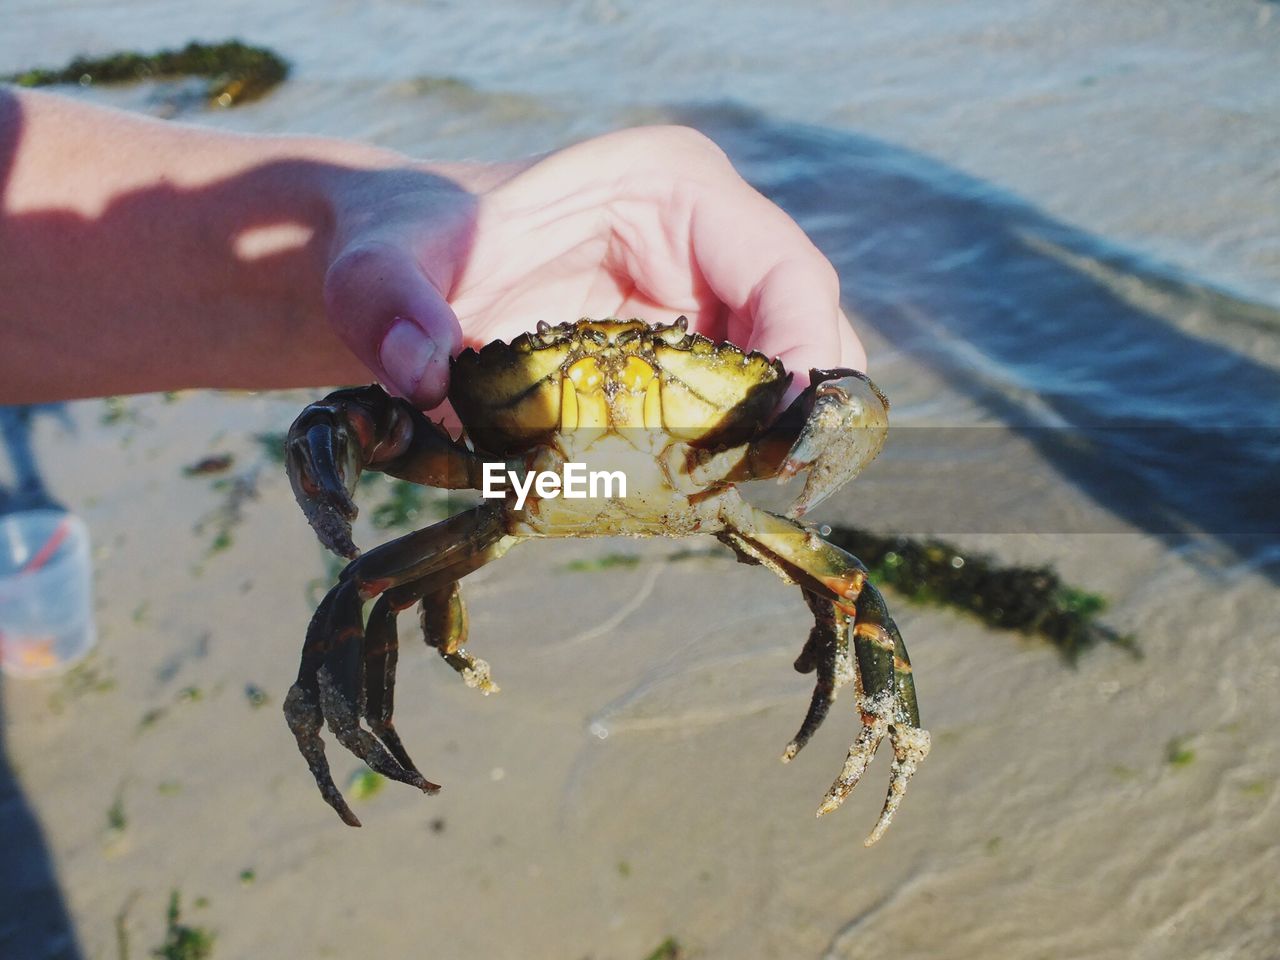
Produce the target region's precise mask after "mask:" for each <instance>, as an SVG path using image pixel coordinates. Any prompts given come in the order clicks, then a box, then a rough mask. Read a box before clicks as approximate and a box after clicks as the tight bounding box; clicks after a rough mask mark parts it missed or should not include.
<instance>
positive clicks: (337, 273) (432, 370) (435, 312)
mask: <svg viewBox="0 0 1280 960" xmlns="http://www.w3.org/2000/svg"><path fill="white" fill-rule="evenodd" d="M324 300H325V308H326V310H327V312H328V315H329V322H330V323H332V324H333V326H334V328H335V329H336V330H337V333H338V336H340V337H341V338H342V340H343V341H344V342H345V343H346V345H347V346H348V347H349V348H350V349H351V351H352V353H354V354H355V355H356V356H357V357H359V358H360V359H361V360H362V361H364V363H365V365H366V366H368V367H369V369H370V370H372V371H373V372H374V373H375V374H376V375H377V377H378V379H379V380H381V381H382V383H383V385H384V386H385V387H386V388H387V390H388V391H389V392H391V393H394V394H396V395H398V396H401V397H404V398H405V399H406V400H409V401H410V402H411V403H413V404H414V405H415V406H417V407H418V408H419V409H422V410H429V409H431V408H432V407H434V406H436V405H437V404H438V403H440V402H441V401H442V400H443V399H444V397H445V394H446V392H447V391H448V389H449V357H450V356H451V355H452V354H453V352H454V351H456V350H457V349H459V348H460V347H461V345H462V328H461V327H460V326H459V325H458V318H457V317H456V316H455V315H454V312H453V309H452V308H451V307H450V306H449V304H448V302H447V301H446V300H445V298H444V297H443V296H442V295H441V294H440V291H439V290H437V289H436V287H435V286H434V285H433V284H432V283H431V281H430V280H428V279H427V277H426V275H425V274H424V273H423V272H422V268H421V267H420V266H419V265H418V263H417V261H416V259H415V258H414V257H413V255H412V252H411V251H410V250H409V249H407V248H406V247H405V246H402V245H400V244H396V243H391V242H387V241H385V240H365V241H359V242H356V243H354V244H352V245H350V246H348V247H347V248H346V249H345V250H343V251H342V253H340V254H339V255H338V257H337V259H335V260H334V261H333V263H332V264H331V265H330V267H329V271H328V273H327V274H326V275H325V281H324Z"/></svg>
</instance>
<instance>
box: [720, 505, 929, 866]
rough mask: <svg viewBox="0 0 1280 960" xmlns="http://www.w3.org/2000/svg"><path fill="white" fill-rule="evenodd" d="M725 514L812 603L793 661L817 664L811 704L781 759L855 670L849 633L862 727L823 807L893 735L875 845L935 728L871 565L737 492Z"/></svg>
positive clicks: (745, 542) (730, 531)
mask: <svg viewBox="0 0 1280 960" xmlns="http://www.w3.org/2000/svg"><path fill="white" fill-rule="evenodd" d="M721 519H722V520H723V522H724V523H725V526H726V530H725V533H724V534H723V536H724V537H726V538H728V539H729V540H730V542H732V543H733V544H734V546H735V547H736V548H737V549H739V550H740V551H744V552H747V553H749V554H750V555H751V556H752V557H753V558H754V559H756V560H758V561H759V562H760V563H763V564H764V565H765V566H768V567H769V568H771V569H772V570H774V571H775V572H776V573H778V574H779V575H780V576H782V577H783V578H784V579H786V580H789V581H798V582H799V583H800V585H801V587H802V588H803V589H804V590H805V594H806V597H805V599H806V601H807V602H809V605H810V608H811V609H813V610H814V615H815V621H816V622H815V626H814V631H815V632H814V633H811V634H810V639H809V642H808V643H807V644H806V645H805V650H804V651H803V652H802V653H801V655H800V658H799V660H798V661H797V666H798V667H800V668H802V669H803V668H807V667H809V666H810V665H812V666H813V667H814V668H815V669H817V670H818V682H817V684H816V686H815V689H814V695H813V700H812V702H811V703H810V708H809V713H808V715H806V717H805V721H804V723H803V724H802V725H801V728H800V731H799V732H798V733H797V734H796V737H795V739H794V740H793V741H792V742H791V744H789V745H788V747H787V750H786V752H785V753H784V754H783V760H784V761H785V760H790V759H791V758H792V757H794V756H795V755H796V753H797V752H798V751H799V750H800V748H801V747H803V746H804V744H805V742H807V740H808V738H809V736H810V735H812V733H813V731H814V730H815V729H817V726H818V724H819V723H821V721H822V719H823V718H824V717H825V714H826V711H827V709H828V707H829V706H830V702H831V701H832V700H834V699H835V693H836V691H837V690H838V689H839V687H840V686H842V685H843V682H845V681H846V679H847V677H848V675H849V674H850V673H852V669H851V666H852V665H849V666H844V667H842V665H841V662H842V661H841V658H842V656H843V658H845V662H846V663H847V658H848V651H849V644H850V640H852V646H853V652H854V657H855V660H856V668H857V669H856V677H857V681H858V683H857V691H858V709H859V712H860V714H861V719H862V729H861V731H860V732H859V734H858V738H857V739H856V740H855V742H854V744H853V746H852V747H851V748H850V749H849V755H848V757H847V759H846V760H845V764H844V768H843V769H842V770H841V772H840V775H839V776H838V777H837V778H836V780H835V782H834V783H833V784H832V785H831V788H830V789H829V790H828V791H827V795H826V797H825V798H824V799H823V801H822V804H821V806H820V807H819V808H818V815H819V816H822V815H823V814H825V813H830V812H831V811H832V810H835V809H836V808H837V807H839V806H840V804H841V803H843V802H844V799H845V798H846V797H847V796H848V795H849V793H850V792H851V791H852V790H853V788H854V787H855V786H857V783H858V781H859V779H860V778H861V777H862V774H863V773H864V772H865V770H866V768H867V765H868V764H869V763H870V762H871V758H872V757H873V756H874V755H875V752H876V748H877V747H879V745H880V743H881V741H882V740H883V739H884V738H885V736H886V735H887V736H888V737H889V740H890V743H892V745H893V749H894V764H893V770H892V773H891V776H890V783H889V791H888V794H887V796H886V798H885V804H884V808H883V810H882V812H881V814H880V818H879V820H878V821H877V823H876V826H875V828H874V829H873V830H872V832H871V835H870V836H869V837H868V838H867V844H868V845H870V844H872V843H874V842H875V841H876V840H878V839H879V838H880V837H881V836H882V835H883V833H884V831H885V829H886V828H887V827H888V826H889V822H890V821H891V820H892V818H893V814H894V813H895V812H896V810H897V808H898V805H899V803H901V800H902V796H903V794H904V792H905V790H906V786H907V781H908V780H910V778H911V776H912V774H913V773H915V770H916V768H917V767H918V766H919V764H920V761H922V760H923V759H924V758H925V756H926V755H927V754H928V752H929V734H928V733H927V732H926V731H924V730H921V729H920V728H919V723H920V718H919V712H918V709H917V706H916V695H915V684H914V682H913V680H912V677H911V664H910V661H909V660H908V659H907V656H906V647H905V645H904V644H903V643H902V637H901V634H900V633H899V632H898V628H897V625H896V624H894V622H893V620H892V619H890V617H889V614H888V610H887V608H886V607H885V603H884V598H883V597H882V596H881V595H880V592H879V591H878V590H876V588H875V587H874V586H872V585H871V584H870V583H868V582H867V571H866V568H865V567H864V566H863V565H862V563H861V562H860V561H859V560H858V559H857V558H856V557H853V556H851V555H850V554H847V553H845V552H844V551H843V550H840V549H839V548H838V547H836V546H834V545H833V544H830V543H827V542H826V541H825V540H823V539H822V538H821V537H819V536H818V535H817V534H816V533H814V532H812V531H810V530H806V529H805V528H804V527H802V526H801V525H800V524H798V523H796V522H795V521H793V520H789V519H787V518H785V517H779V516H777V515H775V514H772V513H768V512H767V511H764V510H760V509H758V508H756V507H753V506H751V505H750V504H747V503H745V502H744V501H743V500H741V498H739V497H737V496H736V495H732V496H730V495H726V496H724V497H723V499H722V502H721ZM811 598H812V599H811ZM824 604H827V605H829V607H825V608H824ZM828 610H829V612H828Z"/></svg>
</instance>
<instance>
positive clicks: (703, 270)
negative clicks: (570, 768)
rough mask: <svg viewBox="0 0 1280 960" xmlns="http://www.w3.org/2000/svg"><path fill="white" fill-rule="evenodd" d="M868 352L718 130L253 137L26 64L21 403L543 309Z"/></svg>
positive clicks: (16, 190)
mask: <svg viewBox="0 0 1280 960" xmlns="http://www.w3.org/2000/svg"><path fill="white" fill-rule="evenodd" d="M681 314H684V315H687V316H688V317H689V319H690V326H691V327H692V329H694V330H696V331H698V332H702V333H705V334H706V335H708V336H711V337H713V338H715V339H731V340H733V341H734V342H736V343H738V344H740V345H742V346H745V347H747V348H749V349H757V350H760V351H761V352H763V353H765V354H767V355H769V356H771V357H772V356H777V357H780V358H781V359H782V361H783V363H784V364H785V365H786V366H787V368H788V369H790V370H794V371H796V372H797V373H798V374H801V376H800V377H799V378H798V380H797V382H796V383H795V384H794V385H793V387H792V392H793V394H794V393H795V392H797V391H798V390H799V389H800V388H801V387H802V386H803V385H804V383H805V379H804V377H803V374H804V373H805V372H807V371H808V370H809V369H810V368H811V367H834V366H839V367H850V368H854V369H865V359H866V358H865V354H864V352H863V349H862V346H861V344H860V343H859V342H858V340H857V338H856V336H855V335H854V333H853V330H852V327H851V326H850V325H849V322H848V319H847V317H846V316H845V315H844V314H843V312H842V311H841V308H840V302H839V284H838V280H837V277H836V274H835V271H834V270H833V269H832V267H831V265H830V263H829V262H828V261H827V260H826V259H825V258H824V257H823V256H822V254H821V253H820V252H819V251H818V250H817V248H816V247H814V246H813V244H812V243H811V242H810V241H809V239H808V238H807V237H806V236H805V234H804V232H803V231H802V230H801V229H800V228H799V227H798V226H797V225H796V224H795V223H794V222H793V221H792V220H791V219H790V218H789V217H788V216H787V215H786V214H785V213H783V212H782V211H781V210H780V209H779V208H778V207H776V206H774V205H773V204H772V203H771V202H769V201H768V200H767V199H765V198H764V197H763V196H761V195H760V194H759V193H757V192H756V191H755V190H754V189H753V188H751V187H750V186H749V185H748V184H747V183H746V182H745V181H744V180H742V178H741V177H740V176H739V175H738V174H737V173H736V172H735V171H734V169H733V167H732V165H731V164H730V163H729V161H728V159H727V158H726V157H725V156H724V154H723V153H722V152H721V151H720V149H719V148H718V147H716V146H715V144H713V143H712V142H711V141H710V140H709V139H707V138H706V137H704V136H703V135H702V134H700V133H698V132H696V131H693V130H690V129H687V128H682V127H643V128H635V129H628V130H622V131H619V132H616V133H611V134H607V135H605V136H601V137H597V138H595V139H592V140H588V141H585V142H583V143H580V144H577V145H575V146H571V147H568V148H566V149H563V150H559V151H556V152H554V153H551V154H548V155H545V156H541V157H537V158H533V159H530V160H527V161H521V162H517V163H507V164H483V163H469V164H443V163H424V162H419V161H416V160H413V159H411V158H409V157H406V156H404V155H401V154H398V153H394V152H391V151H387V150H383V149H380V148H377V147H372V146H368V145H364V144H360V143H354V142H348V141H342V140H329V139H320V138H313V137H283V136H281V137H276V136H271V137H264V136H247V135H239V134H231V133H226V132H223V131H218V130H213V129H204V128H200V127H195V126H186V125H182V124H176V123H168V122H162V121H157V120H151V119H148V118H145V117H140V116H135V115H132V114H126V113H121V112H118V111H112V110H106V109H103V108H99V107H95V106H90V105H87V104H84V103H81V102H77V101H74V100H71V99H68V98H65V97H60V96H57V95H51V94H44V93H36V92H31V91H16V90H10V89H7V88H2V87H0V403H31V402H37V401H52V400H64V399H72V398H76V397H89V396H103V395H108V394H119V393H141V392H147V391H154V390H171V389H180V388H187V387H234V388H244V389H269V388H281V387H303V386H326V385H331V384H338V383H363V382H368V381H369V380H370V379H373V378H376V379H378V380H380V381H381V382H382V383H383V384H384V385H386V386H387V387H388V389H389V390H391V391H392V392H393V393H396V394H399V395H401V396H404V397H406V398H408V399H409V400H411V401H412V402H413V403H414V404H415V405H416V406H418V407H420V408H422V409H430V408H432V407H435V406H436V405H437V404H439V403H440V402H441V400H442V399H443V398H444V396H445V393H446V391H447V389H448V369H449V367H448V358H449V357H450V356H451V355H452V354H455V353H457V352H458V351H459V350H461V349H462V348H463V347H465V346H476V345H480V344H483V343H486V342H488V341H490V340H493V339H509V338H511V337H513V336H515V335H516V334H518V333H520V332H522V331H524V330H528V329H531V328H532V327H534V326H535V325H536V324H537V323H538V322H539V321H546V322H548V323H551V324H557V323H561V322H564V321H566V320H574V319H577V318H578V317H581V316H591V317H609V316H617V317H641V318H643V319H646V320H649V321H651V322H655V321H658V322H670V321H672V320H674V319H675V318H676V317H677V316H679V315H681Z"/></svg>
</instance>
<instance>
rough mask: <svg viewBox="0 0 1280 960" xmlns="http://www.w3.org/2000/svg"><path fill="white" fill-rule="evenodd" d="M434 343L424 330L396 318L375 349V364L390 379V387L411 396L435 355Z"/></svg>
mask: <svg viewBox="0 0 1280 960" xmlns="http://www.w3.org/2000/svg"><path fill="white" fill-rule="evenodd" d="M435 352H436V344H435V341H434V340H432V339H431V338H430V337H428V336H427V335H426V333H425V332H424V331H423V329H422V328H421V327H420V326H418V325H417V324H416V323H414V322H413V321H412V320H408V319H406V318H404V317H397V318H396V321H395V323H393V324H392V325H391V329H390V330H388V331H387V335H386V336H385V337H383V338H382V346H381V347H380V348H379V349H378V362H379V363H381V364H382V369H383V370H385V371H386V372H387V376H388V377H390V378H391V383H390V384H389V386H391V387H393V388H394V389H395V390H396V392H398V393H400V394H402V395H403V396H406V397H409V396H412V395H413V393H414V391H415V390H417V389H418V384H419V383H421V382H422V375H423V373H425V372H426V369H427V364H428V363H429V362H430V360H431V358H432V357H433V356H435Z"/></svg>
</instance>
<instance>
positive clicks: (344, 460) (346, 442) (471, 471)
mask: <svg viewBox="0 0 1280 960" xmlns="http://www.w3.org/2000/svg"><path fill="white" fill-rule="evenodd" d="M285 458H286V467H287V469H288V473H289V481H290V483H291V484H292V485H293V493H294V496H295V497H296V498H297V500H298V504H299V505H300V506H301V507H302V511H303V513H305V514H306V516H307V521H308V522H309V523H310V524H311V526H312V528H313V529H314V530H315V531H316V535H317V536H318V537H319V538H320V542H321V543H323V544H324V545H325V546H326V547H327V548H329V549H330V550H332V551H333V552H334V553H336V554H339V555H340V556H343V557H347V558H348V559H350V558H352V557H354V556H356V554H357V553H359V551H358V550H357V549H356V546H355V544H354V543H353V542H352V540H351V521H353V520H354V519H355V518H356V514H357V513H358V512H359V509H358V508H357V507H356V504H355V501H354V500H353V499H352V497H351V494H352V493H353V492H354V491H355V488H356V482H357V481H358V480H359V479H360V474H361V472H362V471H364V470H379V471H381V472H382V473H386V474H389V475H390V476H393V477H399V478H401V479H403V480H410V481H413V482H414V483H421V484H426V485H429V486H433V487H446V488H449V489H459V488H476V487H479V486H480V482H481V478H482V476H483V470H484V457H483V456H481V455H480V454H477V453H474V452H472V451H471V450H468V449H467V448H466V446H464V445H463V444H461V443H459V442H457V441H455V440H454V439H453V438H451V437H450V436H449V434H448V432H447V431H445V429H444V428H443V427H441V426H440V425H438V424H436V423H433V422H432V421H430V420H428V419H427V418H426V417H425V416H423V415H422V413H421V412H419V411H418V410H417V409H416V408H414V407H413V406H412V405H411V404H409V403H408V402H407V401H405V400H402V399H400V398H398V397H392V396H391V395H390V394H388V393H387V392H386V391H385V390H383V389H382V387H380V386H378V385H377V384H373V385H371V386H368V387H353V388H348V389H344V390H336V391H334V392H333V393H331V394H329V395H328V396H327V397H325V398H324V399H323V400H319V401H317V402H316V403H313V404H310V405H309V406H307V407H306V409H304V410H303V411H302V413H301V414H299V415H298V418H297V419H296V420H295V421H294V422H293V425H292V426H291V427H290V428H289V435H288V438H287V440H286V441H285Z"/></svg>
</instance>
